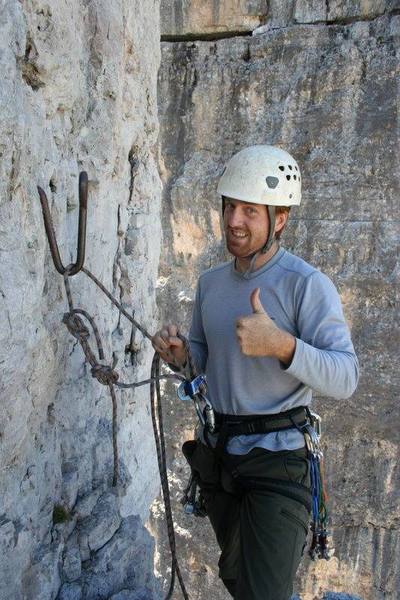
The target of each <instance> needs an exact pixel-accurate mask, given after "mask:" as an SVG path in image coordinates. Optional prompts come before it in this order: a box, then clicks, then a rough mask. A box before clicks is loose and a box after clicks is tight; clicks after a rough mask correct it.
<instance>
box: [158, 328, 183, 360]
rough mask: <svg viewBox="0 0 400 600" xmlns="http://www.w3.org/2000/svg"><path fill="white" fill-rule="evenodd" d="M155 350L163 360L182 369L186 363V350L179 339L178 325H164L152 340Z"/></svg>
mask: <svg viewBox="0 0 400 600" xmlns="http://www.w3.org/2000/svg"><path fill="white" fill-rule="evenodd" d="M151 343H152V344H153V348H154V350H155V351H156V352H158V354H159V355H160V356H161V358H162V359H163V360H164V361H165V362H167V363H172V364H174V365H175V366H176V367H182V366H184V364H185V363H186V349H185V346H184V343H183V342H182V340H181V339H180V338H179V337H178V328H177V326H176V325H164V327H163V328H162V329H161V330H160V331H157V333H156V334H154V335H153V337H152V338H151Z"/></svg>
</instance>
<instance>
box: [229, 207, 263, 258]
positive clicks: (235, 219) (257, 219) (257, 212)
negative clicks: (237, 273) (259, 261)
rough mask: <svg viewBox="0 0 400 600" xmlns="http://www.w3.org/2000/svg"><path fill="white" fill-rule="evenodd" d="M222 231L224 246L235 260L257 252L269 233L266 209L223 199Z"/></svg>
mask: <svg viewBox="0 0 400 600" xmlns="http://www.w3.org/2000/svg"><path fill="white" fill-rule="evenodd" d="M224 231H225V237H226V246H227V248H228V250H229V252H230V253H231V254H232V255H233V256H236V257H237V258H242V257H245V256H248V255H249V254H251V253H252V252H256V251H257V250H259V249H260V248H261V247H262V246H263V245H264V244H265V242H266V240H267V237H268V232H269V218H268V211H267V207H266V206H264V205H263V204H252V203H251V202H241V201H240V200H235V199H233V198H226V199H225V211H224Z"/></svg>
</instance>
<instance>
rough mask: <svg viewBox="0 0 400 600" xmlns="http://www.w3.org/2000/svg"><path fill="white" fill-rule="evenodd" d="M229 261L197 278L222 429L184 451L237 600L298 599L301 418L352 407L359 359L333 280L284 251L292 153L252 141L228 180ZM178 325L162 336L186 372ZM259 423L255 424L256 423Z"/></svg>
mask: <svg viewBox="0 0 400 600" xmlns="http://www.w3.org/2000/svg"><path fill="white" fill-rule="evenodd" d="M218 192H219V193H220V194H221V196H222V202H223V219H224V231H225V236H226V244H227V248H228V250H229V252H230V253H231V254H232V255H233V257H234V260H233V261H232V262H228V263H224V264H222V265H218V266H217V267H214V268H211V269H209V270H208V271H206V272H205V273H203V274H202V275H201V276H200V278H199V282H198V286H197V293H196V300H195V304H194V310H193V316H192V324H191V329H190V336H189V341H190V347H191V351H192V353H193V356H194V359H195V362H196V365H197V367H198V369H199V372H204V373H205V374H206V377H207V384H208V393H209V399H210V401H211V403H212V405H213V407H214V409H215V411H216V413H217V417H218V418H217V422H218V423H219V434H218V435H213V434H210V433H209V432H207V431H205V432H203V434H202V436H201V440H199V441H197V442H187V443H186V444H185V445H184V448H183V450H184V453H185V456H186V457H187V459H188V461H189V463H190V465H191V468H192V471H193V473H194V474H195V477H196V478H197V480H198V482H199V485H200V488H201V491H202V495H203V498H204V502H205V505H206V509H207V514H208V516H209V518H210V521H211V524H212V526H213V528H214V531H215V533H216V537H217V540H218V543H219V545H220V548H221V556H220V560H219V573H220V577H221V578H222V580H223V582H224V584H225V586H226V588H227V589H228V591H229V592H230V594H231V595H232V596H233V597H234V598H235V599H236V600H288V599H289V598H290V596H291V593H292V584H293V579H294V576H295V574H296V570H297V567H298V565H299V562H300V558H301V555H302V552H303V549H304V545H305V541H306V535H307V529H308V523H309V512H310V496H309V492H310V468H309V460H308V458H307V456H308V455H307V451H306V448H305V444H304V436H303V433H302V431H300V430H301V427H300V425H301V423H303V422H304V419H305V418H306V417H305V415H306V412H305V409H304V408H301V407H308V406H309V405H310V403H311V397H312V390H317V391H318V392H319V393H321V394H324V395H327V396H331V397H333V398H337V399H341V398H347V397H349V396H350V395H351V394H352V393H353V391H354V390H355V388H356V385H357V381H358V363H357V358H356V356H355V353H354V348H353V345H352V343H351V339H350V334H349V330H348V328H347V325H346V323H345V320H344V317H343V312H342V307H341V303H340V299H339V296H338V293H337V291H336V289H335V287H334V285H333V284H332V282H331V281H330V280H329V279H328V277H326V276H325V275H323V274H322V273H320V272H319V271H318V270H316V269H315V268H313V267H312V266H310V265H309V264H307V263H306V262H304V261H303V260H302V259H300V258H298V257H296V256H294V255H292V254H290V253H289V252H287V251H285V250H284V249H283V248H280V247H279V238H280V235H281V233H282V231H283V229H284V227H285V225H286V222H287V219H288V214H289V210H290V207H291V206H292V205H299V204H300V200H301V174H300V169H299V166H298V164H297V163H296V161H295V160H294V159H293V157H292V156H290V154H288V153H287V152H285V151H284V150H281V149H279V148H276V147H273V146H262V145H260V146H251V147H249V148H245V149H244V150H242V151H240V152H239V153H237V154H236V155H234V156H233V157H232V158H231V160H230V161H229V162H228V164H227V166H226V168H225V171H224V172H223V174H222V177H221V179H220V181H219V185H218ZM177 333H178V332H177V328H176V326H174V325H169V326H166V327H164V328H163V329H162V330H161V331H160V332H158V333H157V334H156V335H155V336H154V338H153V345H154V348H155V349H156V350H157V351H158V352H159V353H160V355H161V357H162V358H163V359H164V360H165V361H167V362H168V363H170V364H171V365H175V367H183V366H184V364H185V362H186V352H185V349H184V346H183V344H182V341H181V340H180V338H179V337H178V336H177ZM256 416H258V418H256Z"/></svg>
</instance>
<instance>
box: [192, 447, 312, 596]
mask: <svg viewBox="0 0 400 600" xmlns="http://www.w3.org/2000/svg"><path fill="white" fill-rule="evenodd" d="M183 452H184V454H185V456H186V458H187V460H188V462H189V464H190V466H191V468H192V470H193V473H194V475H195V477H196V478H197V480H198V483H199V486H200V489H201V491H202V496H203V498H204V503H205V506H206V509H207V514H208V517H209V519H210V521H211V524H212V527H213V529H214V531H215V535H216V537H217V541H218V544H219V546H220V548H221V556H220V559H219V563H218V565H219V575H220V577H221V579H222V580H223V582H224V584H225V586H226V588H227V589H228V591H229V593H230V594H231V596H233V597H234V598H235V600H288V599H289V598H290V596H291V594H292V590H293V580H294V577H295V575H296V571H297V568H298V565H299V563H300V559H301V556H302V553H303V550H304V547H305V544H306V537H307V531H308V524H309V512H308V510H307V508H306V507H305V506H304V504H303V503H302V502H301V501H299V499H298V498H297V499H294V498H296V495H298V493H299V490H300V491H302V490H301V488H302V486H305V488H303V490H304V491H305V495H306V496H307V495H308V490H309V488H310V473H309V471H310V470H309V463H308V460H307V458H306V450H305V449H304V448H302V449H300V450H285V451H281V452H271V451H269V450H264V449H262V448H255V449H253V450H251V451H250V452H249V453H248V454H246V455H244V456H237V455H228V454H227V453H224V454H223V457H222V460H217V459H216V455H215V452H214V451H212V450H211V449H210V448H208V447H207V446H205V445H204V444H202V443H201V442H199V441H198V442H194V441H193V442H186V443H185V444H184V446H183ZM273 482H277V483H278V485H279V483H280V482H281V486H282V493H281V492H280V491H276V489H275V487H276V486H275V485H272V484H273ZM299 484H300V485H299ZM271 488H272V489H273V490H274V491H271ZM292 489H293V494H292V493H291V490H292ZM293 496H294V498H293Z"/></svg>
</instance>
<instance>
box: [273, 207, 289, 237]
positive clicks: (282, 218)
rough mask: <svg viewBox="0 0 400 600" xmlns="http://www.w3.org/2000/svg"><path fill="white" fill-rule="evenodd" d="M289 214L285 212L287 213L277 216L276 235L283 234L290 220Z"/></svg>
mask: <svg viewBox="0 0 400 600" xmlns="http://www.w3.org/2000/svg"><path fill="white" fill-rule="evenodd" d="M288 217H289V214H288V213H287V212H286V211H285V212H281V213H278V214H277V215H276V216H275V233H279V232H282V231H283V229H284V227H285V225H286V223H287V220H288Z"/></svg>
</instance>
